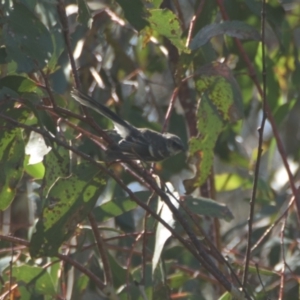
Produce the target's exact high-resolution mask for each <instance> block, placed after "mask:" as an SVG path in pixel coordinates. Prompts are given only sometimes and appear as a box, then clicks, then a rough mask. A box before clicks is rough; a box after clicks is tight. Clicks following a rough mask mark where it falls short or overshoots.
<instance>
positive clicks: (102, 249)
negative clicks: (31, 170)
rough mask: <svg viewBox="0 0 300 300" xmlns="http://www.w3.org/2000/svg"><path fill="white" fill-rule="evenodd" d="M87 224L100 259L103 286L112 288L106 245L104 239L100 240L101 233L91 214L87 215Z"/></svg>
mask: <svg viewBox="0 0 300 300" xmlns="http://www.w3.org/2000/svg"><path fill="white" fill-rule="evenodd" d="M88 219H89V222H90V224H91V228H92V231H93V234H94V237H95V240H96V245H97V248H98V251H99V254H100V257H101V261H102V265H103V272H104V276H105V281H104V283H105V285H108V286H113V279H112V273H111V268H110V265H109V260H108V256H107V250H106V246H105V245H106V244H105V241H104V239H103V238H102V235H101V231H100V230H99V229H98V226H97V221H96V219H95V217H94V215H93V214H92V213H89V215H88Z"/></svg>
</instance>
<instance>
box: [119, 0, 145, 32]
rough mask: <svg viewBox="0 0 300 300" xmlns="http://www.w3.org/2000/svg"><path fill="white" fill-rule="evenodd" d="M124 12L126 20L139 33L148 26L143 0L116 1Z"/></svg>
mask: <svg viewBox="0 0 300 300" xmlns="http://www.w3.org/2000/svg"><path fill="white" fill-rule="evenodd" d="M116 1H117V2H118V3H119V5H120V6H121V7H122V9H123V11H124V15H125V18H126V20H127V21H128V22H129V23H130V24H131V25H132V26H133V27H134V28H135V29H136V30H138V31H140V30H142V29H143V28H144V27H145V26H147V25H148V22H147V21H146V20H145V17H146V11H145V6H144V4H143V3H142V1H141V0H116Z"/></svg>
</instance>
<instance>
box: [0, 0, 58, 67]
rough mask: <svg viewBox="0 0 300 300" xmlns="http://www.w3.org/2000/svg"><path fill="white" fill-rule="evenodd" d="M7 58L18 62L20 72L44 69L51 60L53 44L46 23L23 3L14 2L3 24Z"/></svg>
mask: <svg viewBox="0 0 300 300" xmlns="http://www.w3.org/2000/svg"><path fill="white" fill-rule="evenodd" d="M3 39H4V42H5V45H6V51H7V55H8V57H7V60H12V61H15V62H16V63H17V71H18V72H26V73H29V72H32V71H34V70H38V69H42V68H43V67H44V66H45V65H46V64H47V63H48V61H49V60H50V58H51V55H52V53H53V44H52V40H51V36H50V33H49V31H48V29H47V28H46V27H45V25H44V24H43V23H42V22H41V21H40V20H39V19H38V18H37V17H36V16H35V15H34V14H33V13H32V12H31V11H30V10H29V9H28V8H27V7H26V6H25V5H23V4H21V3H17V2H15V3H14V7H13V8H12V9H11V10H10V11H9V12H7V16H6V20H5V24H4V26H3Z"/></svg>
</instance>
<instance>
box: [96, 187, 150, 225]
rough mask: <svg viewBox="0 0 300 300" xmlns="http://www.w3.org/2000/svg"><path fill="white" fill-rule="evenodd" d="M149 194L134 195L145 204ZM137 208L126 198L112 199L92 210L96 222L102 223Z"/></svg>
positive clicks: (139, 193) (146, 192)
mask: <svg viewBox="0 0 300 300" xmlns="http://www.w3.org/2000/svg"><path fill="white" fill-rule="evenodd" d="M150 194H151V193H150V192H148V191H143V192H136V193H135V195H136V196H137V197H138V198H139V199H140V200H142V201H144V202H145V203H146V201H147V199H148V198H149V196H150ZM136 207H137V204H136V202H134V201H132V200H131V199H130V198H128V196H124V197H114V199H113V200H111V201H107V202H104V203H103V204H101V205H100V206H98V207H96V208H95V209H94V210H93V213H94V215H95V218H96V220H97V222H100V223H101V222H104V221H106V220H109V219H111V218H115V217H118V216H120V215H122V214H124V213H125V212H128V211H130V210H133V209H135V208H136Z"/></svg>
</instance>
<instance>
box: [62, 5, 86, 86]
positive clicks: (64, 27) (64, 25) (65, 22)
mask: <svg viewBox="0 0 300 300" xmlns="http://www.w3.org/2000/svg"><path fill="white" fill-rule="evenodd" d="M57 12H58V16H59V19H60V23H61V26H62V31H63V34H64V39H65V43H66V47H67V52H68V55H69V60H70V63H71V69H72V74H73V77H74V80H75V86H76V88H77V89H78V90H80V87H81V84H80V80H79V77H78V74H77V72H74V71H73V70H76V64H75V59H74V56H73V51H72V46H71V38H70V33H69V25H68V19H67V15H66V9H65V4H64V1H63V0H57Z"/></svg>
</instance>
